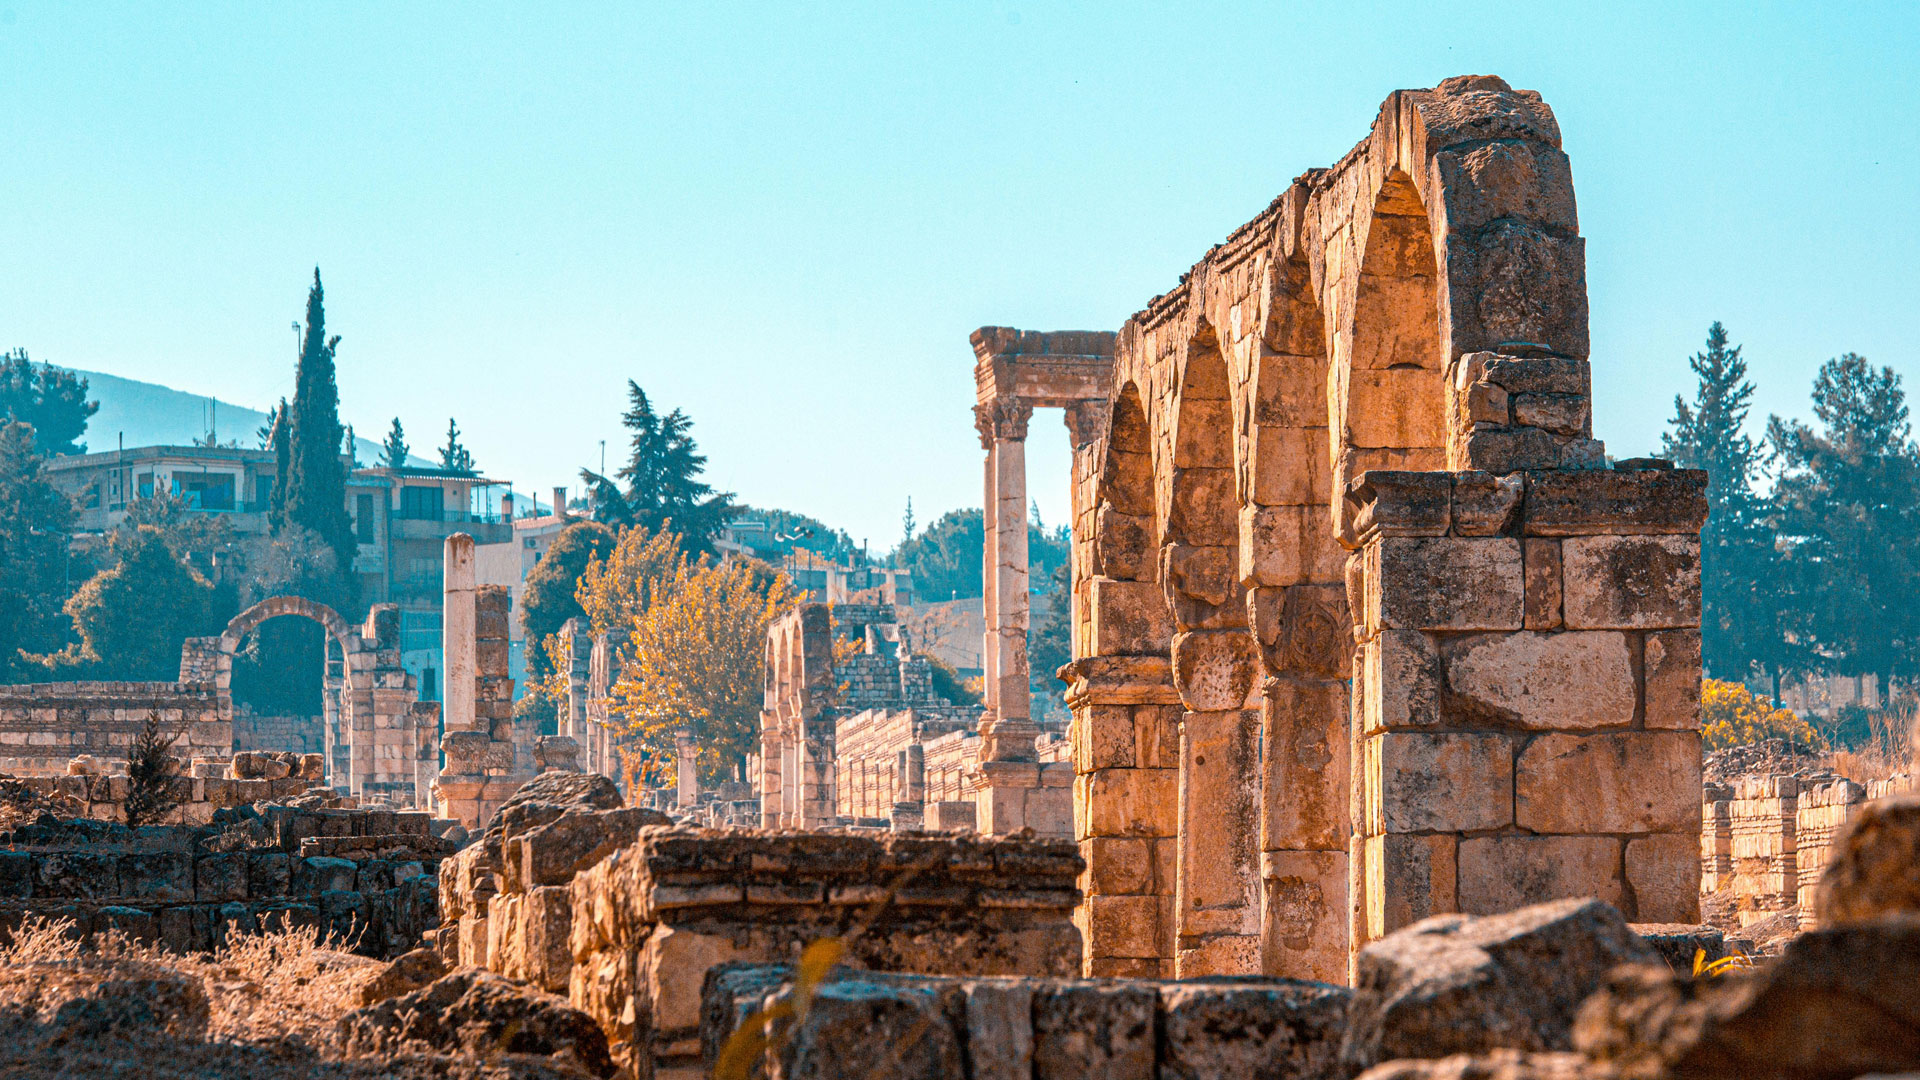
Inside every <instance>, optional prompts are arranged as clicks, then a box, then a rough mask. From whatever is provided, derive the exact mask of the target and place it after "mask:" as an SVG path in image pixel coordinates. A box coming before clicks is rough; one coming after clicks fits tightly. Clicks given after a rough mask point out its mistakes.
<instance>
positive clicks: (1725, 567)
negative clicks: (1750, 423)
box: [1660, 322, 1787, 681]
mask: <svg viewBox="0 0 1920 1080" xmlns="http://www.w3.org/2000/svg"><path fill="white" fill-rule="evenodd" d="M1687 366H1688V367H1690V368H1692V369H1693V373H1694V375H1695V376H1697V377H1698V379H1699V386H1698V388H1697V389H1695V391H1694V396H1693V402H1692V404H1691V405H1690V404H1688V403H1687V402H1686V401H1685V400H1684V399H1682V398H1681V397H1680V396H1679V395H1675V396H1674V399H1673V420H1672V421H1671V425H1672V426H1671V430H1669V431H1667V432H1666V433H1665V434H1663V435H1661V437H1660V442H1661V449H1662V452H1663V453H1664V454H1665V455H1666V456H1667V457H1668V458H1670V459H1672V461H1673V463H1674V464H1676V465H1678V466H1680V467H1681V468H1684V469H1705V470H1706V472H1707V507H1708V514H1707V522H1706V525H1705V526H1704V527H1703V528H1702V529H1701V531H1700V549H1701V556H1700V561H1701V567H1700V576H1701V581H1700V593H1701V609H1702V611H1701V630H1700V638H1701V657H1702V660H1703V662H1704V665H1705V667H1706V670H1707V671H1708V672H1710V673H1711V674H1713V675H1714V676H1716V677H1718V678H1722V679H1731V680H1734V681H1739V680H1741V679H1744V678H1745V677H1746V675H1747V673H1748V672H1749V670H1751V668H1752V666H1753V665H1754V664H1755V663H1760V664H1762V665H1763V666H1765V667H1766V668H1767V669H1768V670H1769V671H1777V670H1778V669H1779V668H1781V667H1782V666H1784V665H1786V664H1787V658H1786V657H1785V656H1784V655H1783V654H1782V650H1783V648H1784V646H1785V640H1786V635H1785V633H1784V630H1783V628H1782V627H1781V626H1780V625H1779V621H1778V618H1777V616H1778V615H1779V614H1780V613H1781V612H1782V611H1783V610H1784V607H1783V605H1782V604H1781V603H1780V602H1779V601H1780V598H1779V597H1778V596H1776V595H1774V590H1775V587H1776V584H1777V582H1778V575H1777V574H1776V573H1775V565H1774V563H1775V560H1774V557H1773V531H1772V529H1771V527H1770V523H1769V521H1768V513H1769V507H1768V506H1767V504H1766V502H1765V501H1764V500H1763V499H1761V498H1760V497H1759V496H1758V495H1756V494H1755V492H1754V490H1753V482H1754V480H1755V479H1756V478H1758V477H1759V475H1760V472H1761V452H1760V448H1759V447H1758V446H1756V445H1755V444H1754V441H1753V439H1752V438H1751V437H1749V436H1748V435H1747V434H1746V432H1745V427H1746V421H1747V413H1748V411H1749V409H1750V408H1751V402H1752V399H1753V389H1754V388H1753V383H1752V382H1750V381H1748V379H1747V362H1746V360H1745V359H1744V358H1742V357H1741V355H1740V347H1739V346H1738V345H1735V346H1732V347H1729V346H1728V344H1727V331H1726V328H1725V327H1723V326H1721V325H1720V324H1719V323H1718V322H1715V323H1714V324H1713V325H1712V326H1711V327H1709V328H1708V329H1707V347H1706V351H1704V352H1699V353H1695V354H1694V355H1693V356H1692V358H1690V359H1689V360H1688V361H1687Z"/></svg>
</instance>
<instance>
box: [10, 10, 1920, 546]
mask: <svg viewBox="0 0 1920 1080" xmlns="http://www.w3.org/2000/svg"><path fill="white" fill-rule="evenodd" d="M1817 9H1818V10H1817ZM1915 11H1916V8H1915V7H1914V6H1913V5H1911V4H1848V5H1785V4H1782V5H1756V4H1751V3H1749V4H1738V5H1735V4H1728V5H1724V6H1720V5H1712V6H1709V5H1680V4H1667V3H1662V4H1647V5H1625V4H1580V5H1568V6H1567V7H1566V8H1564V9H1560V8H1556V7H1555V6H1554V5H1543V4H1538V3H1532V4H1513V5H1480V4H1465V3H1459V4H1445V3H1431V2H1427V3H1411V4H1392V5H1388V4H1381V5H1363V4H1357V3H1356V4H1337V3H1324V2H1316V3H1272V4H1242V5H1232V6H1227V5H1216V4H1201V3H1182V4H1169V5H1165V6H1161V7H1144V6H1138V5H1134V4H1127V3H1098V4H1086V5H1076V6H1062V5H1053V4H1039V3H1031V4H1030V3H1002V2H996V3H981V4H946V5H935V4H899V3H891V4H872V5H851V4H831V3H814V4H794V5H780V6H772V5H769V6H733V5H718V4H687V5H675V6H656V7H647V8H643V7H642V6H641V5H634V4H619V5H615V4H609V5H605V6H596V5H588V4H564V5H554V4H525V5H512V6H508V5H497V4H479V3H464V4H458V5H446V6H433V5H428V4H421V3H407V4H380V5H374V4H303V5H297V6H296V5H291V4H280V5H264V4H231V5H222V4H193V5H161V4H146V5H124V4H108V3H69V4H59V5H55V4H43V3H38V2H27V0H0V109H3V110H4V112H3V113H0V153H4V155H5V161H4V165H0V253H3V254H0V348H4V347H12V346H15V345H20V346H25V347H26V348H28V349H29V350H30V351H31V352H32V353H33V355H34V356H35V357H37V358H47V359H51V360H53V361H55V362H56V363H62V364H68V365H72V366H76V367H82V368H94V369H99V370H105V371H111V372H114V373H116V374H120V375H125V376H128V377H131V378H138V379H146V380H150V381H155V382H163V383H167V384H169V385H172V386H176V387H179V388H182V389H186V390H191V391H195V392H199V393H205V394H215V395H218V396H220V397H221V398H223V399H227V400H232V401H239V402H244V403H249V404H258V405H265V404H267V403H269V402H271V401H273V400H274V399H276V398H278V397H279V396H280V395H282V394H285V393H289V392H290V389H291V381H292V350H293V338H292V334H291V331H290V329H289V323H290V322H291V321H292V320H293V319H294V318H296V317H297V316H299V315H300V313H301V310H302V303H303V300H304V296H305V291H306V284H307V280H308V277H309V275H310V274H311V272H312V268H313V266H314V264H315V263H318V264H320V266H321V267H322V269H323V272H324V274H325V276H326V281H327V287H328V314H329V316H330V320H331V322H332V324H333V329H334V330H336V331H337V332H339V333H341V334H342V335H344V341H343V343H342V345H341V348H340V387H341V393H342V397H343V399H344V404H343V415H344V417H345V419H346V420H347V421H349V422H351V423H353V424H354V425H356V427H357V428H358V430H359V431H360V433H361V434H363V435H374V436H376V437H377V435H378V433H379V432H380V431H383V430H384V429H385V426H386V424H387V421H388V420H389V418H390V417H392V416H394V415H395V414H398V415H399V416H400V417H401V418H402V419H403V421H404V422H405V423H406V425H407V428H408V431H409V432H410V433H412V435H413V439H414V442H415V444H416V446H417V447H418V446H424V445H428V444H431V443H432V442H433V441H434V440H435V439H436V438H437V437H438V436H439V434H440V433H441V432H442V431H443V430H444V429H445V424H446V420H447V417H448V415H449V414H451V415H454V416H457V417H458V418H459V420H460V423H461V426H462V427H463V428H464V429H465V430H466V431H467V432H468V435H469V445H470V446H471V447H472V449H473V450H474V452H475V454H476V455H477V457H478V459H479V461H480V463H481V465H482V466H483V467H484V468H485V469H486V470H487V472H488V473H490V474H492V475H495V476H499V477H502V478H507V479H511V480H513V481H514V482H515V483H516V485H517V486H518V487H519V488H520V489H521V490H528V489H533V490H544V489H545V488H547V487H549V486H551V485H552V484H555V483H568V484H577V481H576V480H575V476H574V474H575V472H576V471H577V470H578V468H579V467H580V466H582V465H592V464H597V460H598V455H599V440H600V439H602V438H605V439H607V440H608V441H609V445H608V450H607V453H608V456H609V458H610V459H612V458H614V457H616V456H617V455H618V454H619V453H620V451H621V444H620V436H621V432H620V430H619V428H618V414H619V412H620V409H621V407H622V404H623V400H622V388H623V386H624V380H625V379H627V378H628V377H632V378H635V379H637V380H638V381H639V382H640V384H641V385H642V386H644V387H645V388H646V389H647V390H648V391H649V392H650V393H652V394H653V395H654V396H655V398H656V399H657V400H658V401H659V402H660V403H662V404H663V405H666V406H681V407H684V408H685V409H687V411H688V412H690V413H691V414H692V415H693V417H694V419H695V422H696V428H695V431H696V433H697V435H698V436H699V438H700V441H701V443H702V445H703V447H704V448H705V449H706V451H707V452H708V453H709V455H710V456H711V472H712V476H713V479H714V480H715V481H716V482H718V483H719V484H721V485H724V486H725V487H727V488H730V489H732V490H734V491H736V492H738V493H739V495H740V497H741V498H742V499H744V500H747V501H751V502H753V503H757V504H761V505H775V506H780V507H786V508H791V509H794V510H800V511H804V512H807V513H811V514H814V515H816V516H819V517H821V518H824V519H826V520H827V521H829V522H833V523H835V524H839V525H843V526H844V527H846V528H847V529H848V530H850V531H851V532H852V533H853V535H854V537H855V539H856V540H858V539H860V538H863V537H864V538H870V539H871V541H872V543H873V546H874V547H875V548H876V549H884V548H886V547H889V546H891V545H892V543H893V542H894V541H895V540H897V539H898V535H899V528H900V526H899V521H900V512H901V508H902V505H903V504H904V503H905V501H906V499H907V498H908V497H909V496H911V497H912V498H913V502H914V508H915V511H916V513H917V514H918V516H919V518H920V520H921V521H922V522H925V521H927V520H929V519H931V518H932V517H933V516H934V515H936V514H937V513H939V512H940V511H943V510H946V509H950V508H953V507H958V506H972V505H978V503H979V500H980V491H979V479H980V469H979V464H978V458H979V449H978V444H977V443H976V442H975V439H974V434H973V430H972V426H971V417H970V414H969V408H968V407H969V404H970V402H971V397H972V386H971V377H970V368H971V363H972V356H971V353H970V351H969V349H968V346H967V334H968V332H969V331H971V330H972V329H973V328H974V327H976V326H979V325H981V324H987V323H999V324H1009V325H1015V326H1021V327H1027V328H1034V329H1067V328H1093V329H1112V328H1115V327H1117V326H1118V325H1119V324H1120V323H1121V321H1122V320H1124V319H1125V318H1126V317H1127V316H1128V315H1129V314H1130V313H1132V312H1133V311H1134V310H1136V309H1137V308H1138V307H1139V306H1140V305H1141V304H1142V303H1144V302H1145V301H1146V300H1147V299H1148V298H1149V297H1151V296H1153V295H1154V294H1156V293H1158V292H1161V291H1163V290H1165V289H1166V288H1167V287H1169V286H1170V285H1172V284H1173V283H1174V282H1175V281H1176V279H1177V278H1178V276H1179V274H1180V273H1181V272H1182V271H1184V270H1185V269H1186V268H1187V267H1188V266H1190V265H1191V264H1192V263H1193V262H1194V260H1195V259H1197V258H1198V257H1199V256H1200V255H1201V253H1202V252H1204V251H1205V250H1206V248H1207V247H1208V246H1209V245H1210V244H1212V243H1214V242H1216V241H1218V240H1219V239H1221V238H1222V237H1224V236H1225V235H1226V234H1227V233H1228V232H1229V231H1230V230H1231V229H1232V228H1233V227H1234V226H1236V225H1238V224H1239V223H1241V222H1242V221H1244V220H1245V219H1247V218H1248V217H1250V216H1252V215H1253V214H1254V213H1256V212H1257V211H1259V210H1260V209H1261V208H1262V207H1263V206H1265V205H1266V203H1267V202H1268V200H1269V199H1271V198H1272V197H1273V196H1274V195H1275V194H1276V193H1278V192H1279V191H1280V190H1281V189H1282V188H1283V187H1284V186H1285V185H1286V183H1287V181H1288V180H1289V179H1290V178H1291V177H1293V176H1294V175H1296V174H1298V173H1299V172H1300V171H1302V170H1303V169H1306V168H1309V167H1313V166H1319V165H1326V164H1329V163H1331V162H1332V161H1333V160H1334V159H1336V158H1337V157H1339V156H1340V155H1341V154H1342V153H1343V152H1345V151H1346V150H1347V149H1348V148H1349V147H1350V146H1351V145H1352V144H1353V143H1354V142H1355V141H1357V140H1358V139H1359V138H1360V137H1361V135H1363V134H1364V133H1365V131H1366V129H1367V125H1368V123H1369V122H1370V121H1371V120H1372V118H1373V115H1374V112H1375V110H1376V108H1377V107H1378V106H1379V103H1380V102H1381V100H1382V99H1383V98H1385V97H1386V95H1387V94H1388V92H1390V91H1392V90H1393V89H1395V88H1397V87H1409V86H1430V85H1432V84H1433V83H1434V82H1436V81H1437V80H1439V79H1441V78H1443V77H1445V76H1448V75H1454V74H1462V73H1470V72H1491V73H1495V74H1499V75H1502V76H1504V77H1506V78H1507V79H1508V81H1510V82H1512V83H1513V84H1514V85H1516V86H1521V87H1527V88H1532V89H1537V90H1539V91H1541V92H1542V93H1543V94H1545V95H1546V98H1547V100H1548V102H1549V103H1550V104H1551V105H1552V106H1553V107H1554V110H1555V111H1556V113H1557V114H1558V115H1559V118H1560V124H1561V127H1562V129H1563V131H1564V132H1565V136H1566V149H1567V151H1568V152H1569V153H1570V154H1571V155H1572V158H1573V167H1574V181H1575V186H1576V189H1577V191H1578V193H1579V200H1580V223H1581V230H1582V232H1583V233H1584V234H1585V235H1586V238H1587V270H1588V285H1589V290H1590V293H1591V297H1592V305H1593V358H1594V385H1595V391H1596V405H1595V414H1596V425H1595V426H1596V428H1597V430H1598V434H1599V435H1600V436H1601V437H1602V438H1604V439H1606V440H1607V442H1608V444H1609V448H1610V449H1611V450H1612V451H1613V452H1614V453H1616V454H1619V455H1627V454H1634V453H1640V452H1645V451H1647V450H1649V449H1651V448H1653V447H1655V446H1656V445H1657V441H1658V435H1659V431H1660V430H1661V428H1662V426H1663V425H1664V423H1665V421H1666V419H1667V418H1668V417H1669V416H1670V415H1671V412H1672V404H1671V403H1672V398H1673V395H1674V393H1675V392H1676V391H1680V390H1685V389H1688V388H1689V386H1690V377H1689V375H1688V373H1687V371H1686V368H1685V358H1686V356H1687V355H1688V354H1689V353H1691V352H1692V351H1694V350H1695V349H1696V348H1698V347H1699V344H1700V341H1701V339H1702V338H1703V337H1704V335H1705V331H1706V327H1707V324H1708V323H1709V322H1710V321H1711V320H1713V319H1716V318H1718V319H1721V320H1723V321H1724V322H1726V324H1727V326H1728V327H1729V329H1730V330H1731V332H1732V334H1733V338H1734V340H1735V341H1738V342H1741V343H1744V344H1745V346H1746V350H1747V355H1748V356H1749V358H1750V359H1751V361H1752V364H1753V375H1754V378H1755V380H1756V381H1757V382H1758V383H1759V385H1760V393H1759V397H1758V409H1757V410H1756V412H1757V414H1758V416H1757V417H1756V419H1757V420H1758V421H1761V422H1763V421H1764V416H1765V414H1766V413H1767V412H1769V411H1774V412H1781V413H1797V414H1802V415H1804V414H1805V413H1806V412H1807V406H1806V396H1807V388H1808V385H1809V382H1810V380H1811V377H1812V375H1813V372H1814V370H1815V369H1816V368H1817V367H1818V365H1819V364H1820V362H1821V361H1823V360H1824V359H1826V358H1827V357H1829V356H1832V355H1834V354H1837V353H1840V352H1842V351H1846V350H1849V349H1851V350H1854V351H1858V352H1861V353H1864V354H1866V355H1867V356H1868V357H1870V358H1872V359H1873V360H1875V361H1877V362H1880V363H1886V364H1891V365H1892V366H1893V367H1894V368H1895V369H1896V370H1899V371H1902V372H1904V373H1907V374H1909V375H1912V374H1914V372H1915V371H1916V370H1920V369H1916V368H1915V366H1914V362H1915V360H1916V357H1917V356H1920V320H1916V318H1915V315H1916V308H1917V307H1920V305H1917V304H1916V301H1915V299H1914V292H1915V289H1916V287H1917V286H1920V272H1917V271H1920V181H1916V165H1920V161H1916V157H1920V137H1916V135H1915V131H1916V130H1920V115H1916V113H1920V77H1917V76H1916V64H1915V61H1914V57H1915V55H1916V54H1920V33H1917V32H1916V30H1917V28H1920V15H1916V14H1915ZM1034 432H1035V434H1034V438H1033V440H1032V452H1031V454H1030V457H1031V461H1032V487H1033V490H1034V492H1035V494H1036V496H1037V497H1038V498H1039V500H1040V505H1041V509H1042V512H1043V514H1044V515H1045V516H1046V517H1047V518H1048V519H1049V520H1051V521H1058V520H1060V519H1061V516H1062V514H1063V512H1064V510H1065V505H1066V473H1067V450H1066V436H1065V429H1064V426H1063V425H1061V424H1060V423H1059V421H1058V420H1057V419H1056V418H1055V415H1054V414H1043V419H1041V420H1040V421H1037V422H1036V424H1035V427H1034Z"/></svg>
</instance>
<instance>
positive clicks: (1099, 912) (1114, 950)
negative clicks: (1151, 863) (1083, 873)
mask: <svg viewBox="0 0 1920 1080" xmlns="http://www.w3.org/2000/svg"><path fill="white" fill-rule="evenodd" d="M1086 920H1087V951H1088V954H1089V955H1091V956H1109V957H1112V956H1121V957H1133V958H1145V957H1153V956H1158V955H1159V944H1158V943H1159V941H1160V898H1159V897H1156V896H1089V897H1088V898H1087V907H1086Z"/></svg>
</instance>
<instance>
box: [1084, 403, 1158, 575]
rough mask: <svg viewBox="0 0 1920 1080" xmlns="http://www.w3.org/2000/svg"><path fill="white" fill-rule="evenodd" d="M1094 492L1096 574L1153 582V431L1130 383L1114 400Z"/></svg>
mask: <svg viewBox="0 0 1920 1080" xmlns="http://www.w3.org/2000/svg"><path fill="white" fill-rule="evenodd" d="M1102 451H1103V457H1102V460H1101V463H1100V481H1099V484H1098V486H1097V489H1096V494H1095V508H1094V518H1095V520H1094V536H1093V572H1094V573H1095V574H1096V575H1098V576H1100V577H1106V578H1111V579H1113V580H1116V581H1152V580H1153V579H1154V573H1155V563H1156V561H1157V560H1156V559H1155V558H1154V547H1155V545H1154V536H1155V530H1154V527H1153V431H1152V428H1151V427H1150V426H1149V425H1148V422H1147V411H1146V408H1145V406H1143V405H1142V404H1141V403H1140V388H1139V387H1138V386H1136V385H1134V384H1133V383H1132V382H1128V383H1126V384H1125V385H1123V386H1121V387H1120V390H1119V392H1118V393H1117V394H1116V395H1115V396H1114V403H1113V411H1112V414H1111V417H1110V419H1109V422H1108V429H1107V437H1106V440H1105V441H1104V443H1103V444H1102Z"/></svg>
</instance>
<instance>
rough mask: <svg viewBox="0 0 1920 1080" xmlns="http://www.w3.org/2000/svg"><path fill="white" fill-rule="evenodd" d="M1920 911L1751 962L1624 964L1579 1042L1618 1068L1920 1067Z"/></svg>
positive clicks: (1808, 938) (1817, 1071)
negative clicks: (1718, 972)
mask: <svg viewBox="0 0 1920 1080" xmlns="http://www.w3.org/2000/svg"><path fill="white" fill-rule="evenodd" d="M1916 957H1920V919H1916V918H1914V917H1912V916H1899V917H1894V918H1889V919H1883V920H1879V921H1875V922H1870V923H1861V924H1858V925H1853V926H1845V927H1835V928H1831V929H1820V930H1815V931H1812V932H1810V933H1806V934H1802V935H1800V936H1799V937H1796V938H1794V939H1792V940H1791V941H1789V942H1788V943H1787V946H1786V949H1785V950H1784V951H1783V952H1782V953H1781V955H1780V957H1779V959H1777V960H1774V961H1772V962H1771V963H1767V964H1764V965H1762V966H1760V967H1758V968H1756V969H1753V970H1751V971H1736V972H1732V973H1729V974H1727V975H1724V976H1721V977H1719V978H1714V979H1697V980H1695V979H1688V978H1686V977H1684V976H1679V975H1676V974H1675V973H1674V972H1672V971H1670V970H1669V969H1668V968H1667V967H1666V966H1665V965H1657V966H1644V967H1641V966H1636V967H1631V968H1625V969H1622V970H1621V971H1619V972H1616V973H1615V974H1614V975H1613V976H1612V977H1611V978H1609V979H1608V980H1607V981H1606V984H1605V985H1604V987H1603V988H1602V989H1601V991H1600V992H1599V993H1597V994H1595V995H1594V996H1593V998H1592V999H1591V1000H1590V1001H1588V1002H1587V1003H1586V1005H1585V1006H1584V1007H1583V1008H1582V1009H1581V1010H1580V1014H1579V1022H1578V1023H1577V1024H1576V1026H1575V1028H1574V1032H1573V1039H1574V1044H1575V1045H1576V1046H1577V1047H1578V1048H1579V1049H1580V1051H1581V1052H1583V1053H1585V1054H1586V1055H1588V1056H1589V1057H1591V1058H1593V1059H1594V1060H1596V1061H1598V1062H1600V1063H1601V1064H1602V1065H1603V1066H1606V1067H1607V1070H1608V1075H1618V1076H1629V1077H1640V1076H1662V1077H1675V1078H1695V1077H1698V1078H1703V1080H1704V1078H1709V1077H1712V1078H1718V1077H1743V1078H1746V1077H1756V1078H1757V1077H1768V1078H1775V1080H1847V1078H1851V1077H1856V1076H1867V1075H1891V1074H1911V1073H1915V1072H1920V994H1916V993H1914V971H1915V958H1916Z"/></svg>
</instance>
